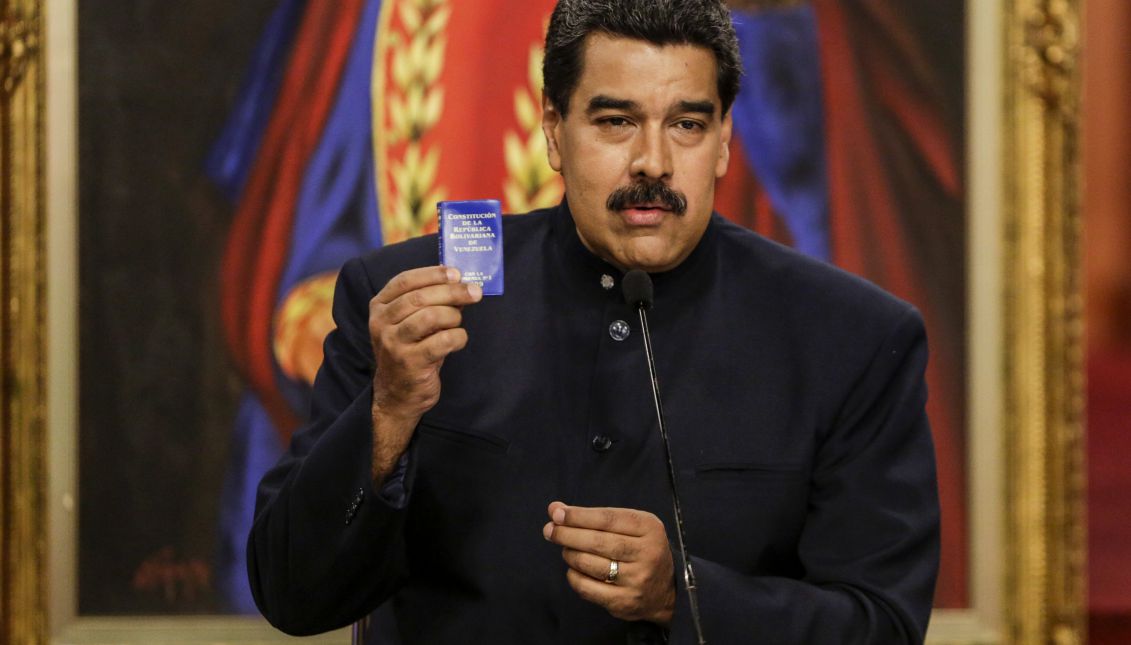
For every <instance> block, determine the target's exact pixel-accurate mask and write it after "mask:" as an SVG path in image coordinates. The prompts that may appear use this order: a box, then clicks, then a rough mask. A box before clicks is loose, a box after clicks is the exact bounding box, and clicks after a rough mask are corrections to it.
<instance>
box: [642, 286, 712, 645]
mask: <svg viewBox="0 0 1131 645" xmlns="http://www.w3.org/2000/svg"><path fill="white" fill-rule="evenodd" d="M621 291H622V292H623V293H624V301H625V303H626V304H628V306H630V307H635V308H636V311H637V312H638V313H639V314H640V329H641V331H643V333H642V334H641V336H643V337H644V355H645V357H646V358H647V359H648V376H650V377H651V379H652V402H653V403H655V404H656V419H657V420H658V421H659V423H660V437H661V438H662V439H663V440H664V455H665V456H666V457H667V460H668V482H669V483H670V484H671V487H672V506H673V507H674V508H675V529H676V536H677V538H678V539H679V555H680V557H681V558H683V583H684V585H685V586H686V588H687V598H688V601H689V603H690V605H691V622H692V623H693V624H694V625H695V635H696V637H698V639H699V645H706V643H707V641H706V640H705V639H704V638H703V625H702V623H701V622H700V619H699V593H698V588H697V587H696V584H695V571H694V570H693V569H692V568H691V559H690V558H689V557H688V555H687V540H686V537H685V536H684V533H683V513H682V511H680V507H679V488H678V487H677V486H676V478H675V464H674V463H673V462H672V447H671V443H670V442H669V441H668V427H667V424H666V423H665V422H664V407H663V405H661V404H660V379H659V378H657V377H656V358H655V355H653V353H652V334H651V332H650V331H648V315H647V313H646V312H647V311H648V310H649V309H651V308H652V301H653V289H652V278H651V277H649V276H648V274H647V273H645V272H643V271H641V270H640V269H633V270H631V271H629V272H628V273H626V274H624V278H623V279H622V280H621Z"/></svg>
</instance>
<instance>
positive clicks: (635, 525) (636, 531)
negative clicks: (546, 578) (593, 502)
mask: <svg viewBox="0 0 1131 645" xmlns="http://www.w3.org/2000/svg"><path fill="white" fill-rule="evenodd" d="M551 507H552V510H551V511H550V513H551V515H550V517H551V518H552V519H553V520H554V523H555V524H560V525H565V526H573V527H576V528H585V529H594V530H597V531H606V532H609V533H619V534H620V535H630V536H633V537H641V536H644V535H647V534H648V533H650V532H651V531H653V530H655V529H657V528H662V527H663V523H662V522H660V520H659V518H657V517H656V516H655V515H653V514H651V513H649V512H647V511H638V510H636V509H632V508H587V507H584V506H566V505H565V504H562V505H561V506H556V507H555V506H554V505H553V504H551Z"/></svg>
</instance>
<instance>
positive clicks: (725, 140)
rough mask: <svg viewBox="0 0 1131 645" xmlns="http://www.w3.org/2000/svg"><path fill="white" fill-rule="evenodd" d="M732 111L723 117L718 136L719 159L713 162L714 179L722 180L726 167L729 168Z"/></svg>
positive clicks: (732, 127) (732, 121)
mask: <svg viewBox="0 0 1131 645" xmlns="http://www.w3.org/2000/svg"><path fill="white" fill-rule="evenodd" d="M732 114H734V110H733V109H731V110H727V113H726V115H725V116H723V124H722V131H721V132H720V134H719V144H720V145H719V159H718V161H717V162H715V177H716V178H722V176H723V175H725V174H727V167H728V166H730V137H731V133H733V132H734V119H733V118H732V117H731V115H732Z"/></svg>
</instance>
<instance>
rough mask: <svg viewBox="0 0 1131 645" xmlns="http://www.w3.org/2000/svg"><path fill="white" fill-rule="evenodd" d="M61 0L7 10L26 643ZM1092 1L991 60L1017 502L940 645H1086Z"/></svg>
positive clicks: (16, 592)
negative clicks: (56, 20) (997, 104)
mask: <svg viewBox="0 0 1131 645" xmlns="http://www.w3.org/2000/svg"><path fill="white" fill-rule="evenodd" d="M971 1H972V0H971ZM47 2H48V0H3V1H2V2H0V81H2V82H0V168H2V170H3V172H2V174H0V430H2V434H0V515H2V516H3V518H4V520H3V524H2V526H0V642H5V643H13V644H18V643H44V642H50V641H51V640H53V638H54V637H55V636H57V635H56V634H51V633H49V627H48V606H49V603H48V584H47V578H48V576H47V557H48V553H49V551H50V552H51V553H55V550H54V549H49V548H48V526H47V524H48V497H47V495H48V469H47V460H48V447H49V446H48V443H47V440H46V437H47V414H48V413H49V412H50V411H49V410H48V409H47V389H48V388H47V383H48V378H49V376H50V375H49V374H48V373H47V368H46V364H47V363H46V358H47V338H46V332H45V329H46V322H47V320H46V288H47V287H48V286H49V285H47V284H46V250H45V249H46V242H47V240H46V232H45V231H46V224H45V222H46V208H45V201H44V185H45V167H46V165H45V134H46V133H45V125H44V124H45V113H46V112H45V108H46V103H45V101H46V96H45V82H44V80H45V79H44V77H45V75H46V72H45V66H44V53H45V52H44V47H43V46H42V45H41V44H42V43H43V42H44V38H43V33H44V31H43V23H44V20H43V19H42V18H43V10H44V5H45V4H47ZM1082 3H1083V0H1002V2H1001V3H1000V4H997V3H995V6H996V7H997V8H996V9H995V11H1000V12H1001V15H1000V18H1001V26H1000V44H1001V60H1000V61H995V62H993V63H992V64H993V65H994V66H995V69H1000V73H999V76H1000V78H999V79H997V84H999V85H1001V86H1002V97H1001V101H1002V102H1001V105H1002V111H1001V112H1000V113H999V114H998V115H997V116H996V118H994V121H996V124H995V128H994V130H995V132H996V133H997V135H998V136H1000V145H1001V151H1002V152H1001V154H1000V164H998V163H995V162H990V164H991V166H990V167H995V168H999V169H1000V170H999V172H1000V173H1001V174H1000V177H999V179H1000V183H1001V190H1000V191H999V192H1000V194H999V195H997V197H996V198H995V199H994V200H993V202H994V205H995V207H996V208H997V209H999V210H1000V212H1001V213H1002V218H1001V222H1002V223H1001V230H1000V235H999V237H998V247H999V252H1000V254H1001V262H1000V266H999V267H998V269H999V270H1000V275H1001V286H1000V291H999V293H996V294H993V297H998V299H999V300H1000V301H1001V306H1002V307H1003V312H1004V313H1003V316H1002V317H1001V319H1000V320H998V321H997V322H996V325H997V334H998V335H1000V338H1001V339H1002V342H1001V343H1000V347H999V351H998V352H997V356H996V359H995V360H996V362H995V363H993V364H994V365H998V366H999V367H1000V370H999V372H998V373H997V374H995V375H994V378H995V379H996V380H997V382H998V383H999V386H1000V389H1001V391H1002V396H1001V401H1000V406H999V407H1000V409H1001V414H1000V418H998V419H997V421H996V423H995V425H996V426H998V427H1000V435H999V437H1000V438H999V442H1000V451H1001V455H1002V457H1001V459H1000V463H998V464H997V466H998V467H999V468H1000V470H1001V480H1000V483H1001V485H1002V487H1003V488H1004V509H993V510H992V512H993V513H996V514H997V516H998V517H1000V522H1001V523H1002V524H1003V534H1004V538H1003V540H1002V544H1001V545H1000V546H996V547H995V549H996V550H995V555H996V558H997V559H998V560H1000V562H1001V566H1002V569H1003V570H1002V574H1001V578H1002V585H1001V588H1002V589H1003V590H1004V591H1003V592H1002V594H1001V597H1000V599H998V601H997V602H996V603H994V607H993V611H994V618H996V620H994V621H992V622H993V623H994V625H991V627H990V629H989V631H988V632H987V631H985V630H979V629H966V630H962V629H950V627H951V626H950V625H948V624H945V623H947V622H948V619H947V618H945V617H944V618H943V619H942V620H940V621H938V622H940V623H944V624H942V625H941V626H940V629H938V630H937V631H933V632H932V640H933V641H936V642H955V643H958V642H961V643H972V642H986V641H987V640H988V641H990V642H993V641H997V642H1008V643H1036V642H1050V643H1057V644H1069V643H1082V642H1084V641H1085V629H1084V618H1083V617H1084V612H1083V609H1084V578H1083V571H1084V524H1083V517H1084V514H1083V510H1084V509H1083V505H1084V502H1083V484H1084V469H1083V418H1082V417H1083V414H1082V411H1083V397H1082V391H1083V387H1082V378H1083V377H1082V374H1083V372H1082V351H1081V345H1082V340H1081V330H1082V322H1081V289H1080V284H1079V266H1080V250H1079V238H1080V218H1079V195H1078V191H1079V179H1078V160H1079V152H1078V136H1077V132H1078V128H1079V123H1078V120H1079V119H1078V109H1077V107H1078V104H1079V68H1078V59H1079V44H1080V38H1079V24H1080V23H1079V19H1080V12H1081V5H1082ZM999 62H1000V65H998V63H999ZM995 161H996V159H995ZM991 481H993V478H992V477H991ZM995 486H996V485H995ZM992 487H994V486H991V488H992ZM1002 510H1004V513H1002V512H1001V511H1002ZM975 566H977V563H975ZM54 593H56V594H58V593H64V592H63V591H62V590H55V591H54ZM998 605H1000V610H999V609H998ZM162 620H163V621H164V622H160V621H158V622H159V624H158V625H157V627H155V626H154V624H153V623H152V622H151V623H150V624H149V631H148V632H147V634H148V636H155V635H156V634H157V632H154V631H152V630H153V629H157V630H158V631H159V632H161V633H162V634H164V635H166V636H168V635H171V634H173V633H177V632H183V630H184V629H185V628H186V627H187V626H188V625H197V623H199V626H200V627H201V629H202V632H203V634H204V635H203V636H202V637H211V638H213V639H215V638H218V637H219V638H225V637H226V636H223V634H225V633H227V634H231V635H232V636H233V637H234V640H241V641H244V640H247V639H248V638H258V637H259V636H261V634H260V633H259V632H255V631H254V630H253V631H251V632H249V631H247V628H246V625H244V627H242V628H241V627H237V625H238V623H234V622H233V623H231V624H229V623H226V622H225V623H223V625H219V626H218V623H217V622H216V620H215V619H202V620H197V621H193V620H189V621H187V622H185V621H182V620H168V619H162ZM949 622H955V623H956V622H960V621H949ZM161 624H164V625H166V627H164V628H161V627H160V625H161ZM232 627H235V629H234V631H235V632H240V633H242V634H243V635H242V636H240V635H236V634H233V633H232V631H233V630H231V629H230V628H232ZM113 629H115V630H119V631H115V632H113V633H114V634H115V636H109V635H108V632H100V633H102V634H103V635H104V636H105V637H107V638H119V639H120V627H114V628H113ZM975 633H977V634H980V635H973V634H975ZM986 633H989V634H991V635H990V636H989V637H986V636H985V634H986ZM92 638H94V639H95V640H97V639H98V638H100V637H99V636H97V635H95V636H93V637H92Z"/></svg>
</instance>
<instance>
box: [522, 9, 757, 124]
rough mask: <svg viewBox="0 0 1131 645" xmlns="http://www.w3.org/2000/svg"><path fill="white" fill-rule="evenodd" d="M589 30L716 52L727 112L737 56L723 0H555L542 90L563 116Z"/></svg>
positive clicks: (738, 74)
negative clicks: (693, 46)
mask: <svg viewBox="0 0 1131 645" xmlns="http://www.w3.org/2000/svg"><path fill="white" fill-rule="evenodd" d="M592 33H603V34H608V35H611V36H625V37H628V38H636V39H638V40H644V41H647V42H650V43H653V44H656V45H676V44H680V45H698V46H700V47H705V48H707V49H710V50H711V51H712V52H713V53H714V55H715V63H716V67H717V70H718V84H719V99H720V100H721V101H722V112H723V114H726V113H727V110H729V109H730V106H731V105H732V104H733V103H734V97H735V96H736V95H737V94H738V84H739V80H740V77H741V76H742V58H741V57H740V56H739V53H738V37H737V36H736V35H735V33H734V25H733V24H732V23H731V18H730V11H729V10H728V9H727V7H726V5H725V4H723V0H559V2H558V4H557V6H556V7H554V13H553V15H551V16H550V27H549V29H547V30H546V55H545V58H544V59H543V60H542V82H543V85H544V86H545V88H544V92H545V93H546V96H547V97H548V98H549V99H550V102H551V103H552V104H553V105H554V107H555V108H557V110H558V112H560V113H561V114H562V116H565V114H566V111H567V110H569V99H570V96H571V95H572V94H573V91H574V89H576V88H577V82H578V79H579V78H580V76H581V67H582V48H583V47H584V45H585V38H586V37H587V36H588V35H589V34H592Z"/></svg>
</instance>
